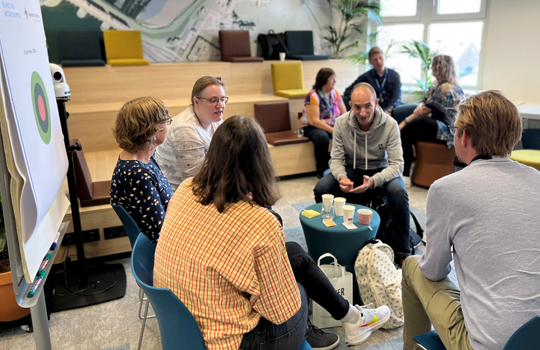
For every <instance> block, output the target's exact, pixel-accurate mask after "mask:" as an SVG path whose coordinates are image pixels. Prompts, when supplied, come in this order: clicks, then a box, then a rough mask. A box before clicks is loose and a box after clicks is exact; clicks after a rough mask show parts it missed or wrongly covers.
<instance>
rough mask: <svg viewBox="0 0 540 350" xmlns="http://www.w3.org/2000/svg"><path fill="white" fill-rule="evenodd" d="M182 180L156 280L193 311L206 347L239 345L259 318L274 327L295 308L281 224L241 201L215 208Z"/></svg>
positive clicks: (161, 246) (295, 291) (163, 235)
mask: <svg viewBox="0 0 540 350" xmlns="http://www.w3.org/2000/svg"><path fill="white" fill-rule="evenodd" d="M190 184H191V179H188V180H186V181H184V182H183V183H182V184H181V185H180V187H179V188H178V190H177V191H176V192H175V194H174V196H173V198H172V199H171V202H170V203H169V208H168V211H167V217H166V219H165V222H164V224H163V228H162V230H161V236H160V240H159V244H158V246H157V249H156V257H155V267H154V285H155V286H156V287H165V288H170V289H171V290H172V291H173V293H175V294H176V295H177V296H178V297H179V298H180V300H182V302H183V303H184V304H185V305H186V307H187V308H188V309H189V310H190V311H191V313H192V314H193V316H194V317H195V320H196V321H197V323H198V324H199V328H200V329H201V332H202V335H203V337H204V340H205V342H206V345H207V346H208V349H209V350H214V349H220V350H221V349H234V350H236V349H238V348H239V346H240V343H241V341H242V336H243V334H245V333H247V332H249V331H251V330H252V329H253V328H255V327H256V326H257V324H258V322H259V319H260V317H264V318H265V319H267V320H269V321H270V322H272V323H275V324H281V323H283V322H285V321H287V320H288V319H289V318H291V317H292V316H293V315H294V314H295V313H296V312H297V311H298V310H299V309H300V304H301V300H300V293H299V291H298V287H297V284H296V282H295V279H294V275H293V272H292V269H291V266H290V264H289V260H288V257H287V251H286V250H285V236H284V233H283V230H282V228H281V225H280V224H279V223H278V221H277V219H276V218H275V217H274V215H272V214H271V213H270V212H268V210H266V209H265V208H262V207H260V206H258V205H254V206H251V205H250V204H249V203H247V202H238V203H234V204H229V205H228V206H227V207H226V209H225V211H224V212H223V213H219V212H218V211H217V209H216V207H215V206H214V205H212V204H210V205H206V206H205V205H202V204H200V203H199V202H198V201H197V198H196V196H195V195H194V194H193V191H192V188H191V187H190Z"/></svg>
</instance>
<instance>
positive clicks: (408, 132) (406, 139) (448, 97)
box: [399, 55, 465, 176]
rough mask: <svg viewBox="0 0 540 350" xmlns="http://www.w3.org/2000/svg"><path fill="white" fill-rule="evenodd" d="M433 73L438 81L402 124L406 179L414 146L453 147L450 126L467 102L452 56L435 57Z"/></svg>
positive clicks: (432, 67)
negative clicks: (424, 142)
mask: <svg viewBox="0 0 540 350" xmlns="http://www.w3.org/2000/svg"><path fill="white" fill-rule="evenodd" d="M431 72H432V74H433V76H434V77H435V79H436V81H435V82H433V84H432V85H431V88H430V89H429V91H428V93H427V94H426V96H425V97H424V99H423V100H422V102H420V104H419V105H418V107H417V108H416V109H415V110H414V112H413V114H411V115H410V116H408V117H407V118H405V119H404V120H403V121H402V122H401V123H400V124H399V129H400V130H401V144H402V147H403V159H404V161H405V165H404V169H403V176H409V175H410V174H409V172H410V168H411V164H412V162H413V161H414V153H413V145H415V144H416V143H417V142H418V141H428V142H437V143H442V144H446V145H447V146H448V148H451V147H453V146H454V136H453V135H452V133H451V131H450V128H449V126H450V125H454V122H455V121H456V114H457V110H458V105H459V103H460V102H461V101H463V100H464V99H465V94H464V93H463V90H462V89H461V87H459V85H458V81H457V76H456V71H455V68H454V61H453V60H452V57H450V56H445V55H437V56H435V57H433V63H432V65H431Z"/></svg>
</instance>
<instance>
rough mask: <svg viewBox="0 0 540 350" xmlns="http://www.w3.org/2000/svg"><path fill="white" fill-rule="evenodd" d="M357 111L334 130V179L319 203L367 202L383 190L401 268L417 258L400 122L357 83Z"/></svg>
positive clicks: (389, 234)
mask: <svg viewBox="0 0 540 350" xmlns="http://www.w3.org/2000/svg"><path fill="white" fill-rule="evenodd" d="M349 104H350V106H351V111H350V112H348V113H346V114H343V115H342V116H340V117H339V118H338V119H337V120H336V123H335V125H334V134H333V141H332V142H333V143H332V152H331V159H330V170H331V171H332V173H331V174H328V175H325V176H324V177H322V178H321V179H320V180H319V182H318V183H317V185H316V186H315V189H314V190H313V192H314V194H315V202H317V203H319V202H321V201H322V195H323V194H325V193H332V194H335V195H336V196H343V197H345V198H347V201H349V202H352V203H359V202H360V203H362V202H365V201H366V199H367V198H369V197H370V196H372V195H373V193H371V192H372V191H371V189H375V188H381V189H382V190H383V191H384V193H385V194H386V196H387V198H388V200H389V207H390V210H391V218H392V221H391V224H390V227H389V230H387V231H386V232H385V237H384V241H385V242H386V243H387V244H388V245H390V246H391V247H392V249H393V250H394V255H395V261H396V263H397V264H399V265H400V266H401V264H402V262H403V260H404V259H405V258H406V257H407V256H409V255H410V254H411V252H410V245H409V244H410V243H409V223H410V218H409V196H408V194H407V190H406V189H405V183H404V182H403V179H402V178H401V174H402V172H403V155H402V149H401V139H400V136H399V128H398V124H397V122H396V121H395V120H394V119H393V118H392V117H390V116H388V115H387V114H386V113H384V111H383V110H382V108H381V107H380V106H379V105H378V99H377V98H376V93H375V90H374V89H373V87H372V86H371V85H369V84H366V83H360V84H357V85H356V86H355V87H354V89H353V91H352V93H351V101H350V102H349Z"/></svg>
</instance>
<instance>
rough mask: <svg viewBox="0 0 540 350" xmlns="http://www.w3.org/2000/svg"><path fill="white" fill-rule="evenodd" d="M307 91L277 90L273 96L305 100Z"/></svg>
mask: <svg viewBox="0 0 540 350" xmlns="http://www.w3.org/2000/svg"><path fill="white" fill-rule="evenodd" d="M308 93H309V90H304V89H294V90H279V91H276V92H274V95H277V96H281V97H286V98H306V96H307V94H308Z"/></svg>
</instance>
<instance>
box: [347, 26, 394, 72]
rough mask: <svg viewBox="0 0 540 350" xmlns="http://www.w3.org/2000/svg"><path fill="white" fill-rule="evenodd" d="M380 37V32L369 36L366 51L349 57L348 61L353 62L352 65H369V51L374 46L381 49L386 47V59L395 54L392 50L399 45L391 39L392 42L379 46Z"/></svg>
mask: <svg viewBox="0 0 540 350" xmlns="http://www.w3.org/2000/svg"><path fill="white" fill-rule="evenodd" d="M378 35H379V32H373V33H370V34H369V35H368V36H367V40H366V49H365V50H363V51H360V52H359V53H355V54H352V55H349V56H347V60H348V61H351V62H352V63H360V64H363V65H366V64H368V63H369V50H370V49H371V48H372V47H373V46H379V47H380V48H381V49H382V48H383V47H386V49H384V57H385V58H389V57H391V56H392V55H393V54H394V53H395V50H392V48H393V47H394V46H396V44H397V43H396V42H395V41H394V39H390V42H388V43H383V44H379V45H377V36H378Z"/></svg>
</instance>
